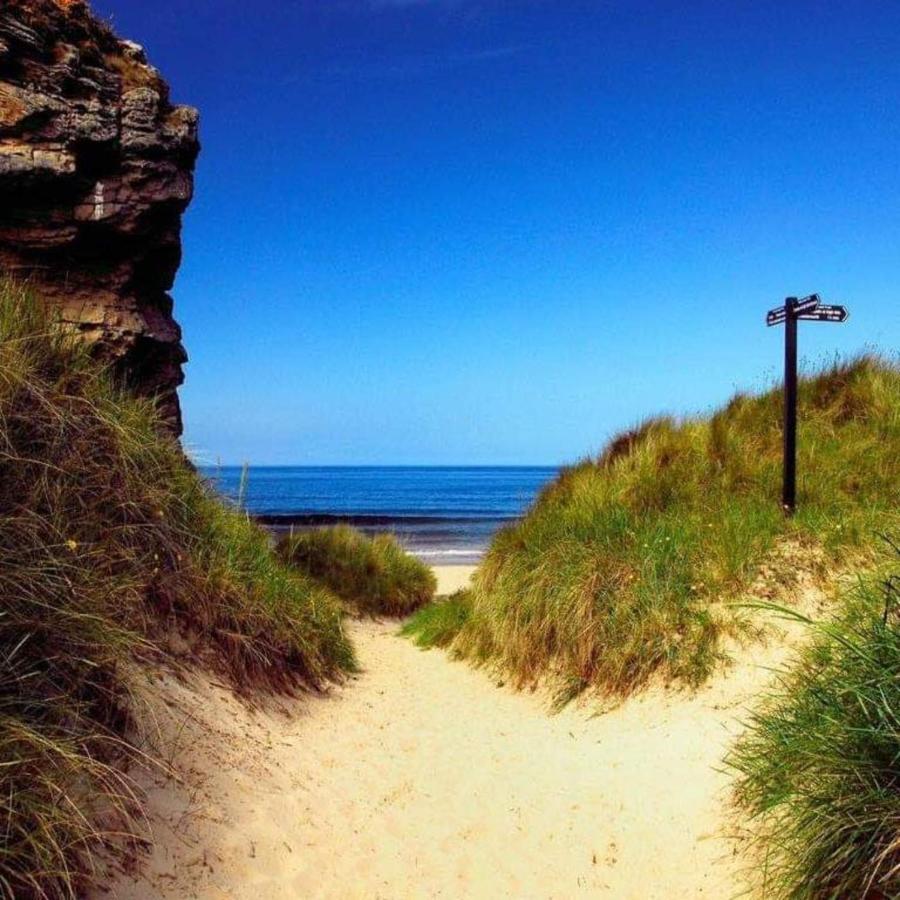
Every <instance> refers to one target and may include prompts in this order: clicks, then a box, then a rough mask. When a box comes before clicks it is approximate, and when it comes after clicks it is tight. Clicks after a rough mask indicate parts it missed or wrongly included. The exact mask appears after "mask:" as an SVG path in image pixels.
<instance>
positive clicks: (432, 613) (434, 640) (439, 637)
mask: <svg viewBox="0 0 900 900" xmlns="http://www.w3.org/2000/svg"><path fill="white" fill-rule="evenodd" d="M471 608H472V607H471V593H470V591H469V590H468V589H467V588H463V589H462V590H459V591H457V592H456V593H455V594H451V595H450V596H449V597H440V598H438V599H437V600H435V601H434V602H433V603H429V604H428V605H427V606H423V607H422V608H421V609H419V610H417V611H416V612H414V613H413V614H412V615H411V616H410V617H409V619H407V620H406V622H404V623H403V627H402V628H401V629H400V634H401V635H402V636H403V637H408V638H412V640H413V642H414V643H415V644H416V645H417V646H419V647H422V648H423V649H428V648H429V647H447V646H449V645H450V644H451V643H453V640H454V639H455V638H456V636H457V635H458V634H459V632H460V630H461V629H462V628H463V626H464V625H465V624H466V620H467V619H468V618H469V613H470V611H471Z"/></svg>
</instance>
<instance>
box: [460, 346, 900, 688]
mask: <svg viewBox="0 0 900 900" xmlns="http://www.w3.org/2000/svg"><path fill="white" fill-rule="evenodd" d="M800 402H801V408H802V425H801V432H800V460H799V471H800V482H799V495H798V499H799V511H798V513H797V515H796V516H795V517H794V518H792V519H786V518H785V516H784V515H783V514H782V512H781V510H780V508H779V505H778V497H779V494H780V473H781V463H780V460H781V391H780V390H776V391H771V392H769V393H766V394H763V395H762V396H756V397H750V396H738V397H735V398H734V399H733V400H732V401H731V402H730V403H729V404H728V405H727V407H725V408H724V409H723V410H721V411H720V412H718V413H716V414H715V415H713V416H712V417H710V418H708V419H696V420H689V421H685V422H681V423H678V422H675V421H673V420H671V419H656V420H652V421H650V422H647V423H646V424H644V425H643V426H642V427H641V428H639V429H637V430H636V431H634V432H631V433H628V434H626V435H623V436H622V437H620V438H617V439H616V440H614V441H612V442H611V443H610V445H609V447H608V448H607V450H606V451H605V452H604V453H603V454H602V455H601V456H600V457H599V458H598V459H597V460H596V461H587V462H584V463H582V464H581V465H578V466H575V467H573V468H571V469H569V470H567V471H565V472H564V473H563V474H562V475H561V476H560V478H559V479H558V480H557V481H556V482H555V483H554V484H552V485H551V486H549V487H548V488H547V489H545V490H544V492H543V493H542V494H541V496H540V497H539V498H538V500H537V502H536V503H535V505H534V506H533V508H532V509H531V510H530V511H529V512H528V514H527V515H526V516H525V518H524V519H523V520H522V521H521V522H519V523H517V524H515V525H513V526H512V527H510V528H507V529H505V530H504V531H502V532H500V534H498V535H497V537H496V539H495V540H494V542H493V544H492V546H491V548H490V550H489V552H488V554H487V556H486V558H485V560H484V562H483V563H482V565H481V566H480V568H479V570H478V572H477V574H476V576H475V579H474V583H473V588H472V591H471V595H470V602H469V603H468V609H467V614H466V615H457V617H456V620H457V621H458V622H459V626H458V629H457V634H456V636H455V638H454V640H453V642H452V649H453V651H454V652H455V653H456V654H459V655H462V656H464V657H466V658H469V659H471V660H473V661H475V662H476V663H483V664H488V665H491V666H496V667H499V668H501V669H502V670H504V671H505V672H506V673H508V674H509V675H511V676H512V677H513V678H514V679H515V680H516V681H517V682H518V683H519V684H527V683H529V682H533V681H534V680H536V679H538V678H541V677H543V676H546V675H552V676H554V677H555V678H557V679H559V680H561V682H562V690H563V691H564V692H565V693H566V694H567V695H568V694H572V693H576V692H578V691H579V690H582V689H584V688H585V687H588V686H593V687H595V688H597V689H599V690H601V691H605V692H610V693H614V694H620V695H621V694H626V693H628V692H630V691H633V690H634V689H636V688H638V687H640V686H641V685H643V684H645V683H646V682H647V681H648V679H650V678H651V677H654V676H662V677H663V678H665V679H677V680H679V681H681V682H683V683H687V684H691V685H695V684H699V683H701V682H702V681H704V680H705V679H706V678H708V677H709V675H710V673H711V672H712V671H713V670H714V668H715V666H716V665H717V663H719V662H720V661H721V660H722V659H723V658H724V651H723V637H724V636H726V635H729V634H732V635H736V634H740V633H741V632H743V631H744V630H745V628H746V627H747V623H746V621H744V619H743V617H742V616H741V615H739V614H738V613H736V612H735V610H734V607H733V606H732V605H731V601H735V600H738V599H739V598H740V597H741V595H742V594H743V592H745V591H746V590H747V589H748V588H749V586H750V585H751V584H752V583H753V581H754V579H755V578H756V577H757V574H758V572H759V568H760V566H761V565H762V564H763V563H765V561H766V560H767V558H769V557H770V556H771V555H772V553H773V550H774V549H775V548H776V547H777V546H778V545H779V544H782V543H784V542H786V541H789V542H790V543H791V544H792V545H794V546H797V547H800V548H803V547H808V548H815V549H816V550H824V551H825V552H824V553H817V554H810V555H811V556H819V557H822V558H825V559H827V560H828V567H832V568H834V569H839V568H841V567H846V566H847V565H848V564H849V563H850V562H852V561H854V560H856V559H858V558H859V557H861V556H862V557H864V556H866V555H867V554H870V553H871V547H872V545H873V543H874V541H875V533H876V531H879V530H895V529H896V524H897V521H898V508H900V504H898V500H900V368H898V367H897V365H896V364H894V363H889V362H887V361H885V360H881V359H877V358H872V357H864V358H861V359H857V360H855V361H853V362H850V363H847V364H844V365H836V366H834V367H832V368H830V369H828V370H827V371H824V372H821V373H819V374H817V375H814V376H812V377H808V378H805V379H803V381H802V384H801V391H800ZM826 568H827V567H826V566H825V565H822V566H820V569H821V571H820V573H819V574H820V575H821V576H822V577H823V578H825V577H827V574H828V573H827V571H825V570H826Z"/></svg>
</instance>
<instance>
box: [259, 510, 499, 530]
mask: <svg viewBox="0 0 900 900" xmlns="http://www.w3.org/2000/svg"><path fill="white" fill-rule="evenodd" d="M253 518H254V519H255V520H256V521H257V522H259V523H260V524H261V525H280V526H287V525H360V526H371V527H377V526H385V525H478V524H486V523H490V522H512V521H514V520H515V519H516V518H517V516H511V515H504V514H493V513H486V514H484V515H422V514H410V515H406V514H392V513H347V514H344V513H258V514H256V515H254V516H253Z"/></svg>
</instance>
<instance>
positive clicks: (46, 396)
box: [0, 281, 353, 900]
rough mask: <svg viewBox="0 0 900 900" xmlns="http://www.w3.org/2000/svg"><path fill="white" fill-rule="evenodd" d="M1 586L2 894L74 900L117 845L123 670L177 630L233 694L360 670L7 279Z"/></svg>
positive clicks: (128, 719)
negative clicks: (102, 854) (105, 851)
mask: <svg viewBox="0 0 900 900" xmlns="http://www.w3.org/2000/svg"><path fill="white" fill-rule="evenodd" d="M0 597H2V606H0V896H6V897H15V898H22V900H24V898H30V897H53V898H57V897H74V896H77V895H81V894H82V893H84V891H85V889H86V886H87V884H88V883H89V882H90V881H91V880H92V876H93V874H94V873H93V867H94V864H93V859H94V854H95V851H96V850H97V848H98V847H100V846H102V845H107V844H110V843H111V844H112V846H111V847H110V848H109V852H111V853H115V852H118V851H117V849H116V848H117V847H118V848H119V850H121V849H124V848H123V846H122V840H123V839H124V838H127V835H129V834H131V833H132V832H133V830H134V823H135V821H136V817H139V815H140V806H141V801H140V797H139V796H138V795H137V794H136V793H135V791H134V790H133V789H132V786H131V782H130V781H129V779H128V777H127V774H126V769H127V766H128V764H129V762H130V761H131V760H133V759H134V757H135V754H136V751H135V749H134V748H133V746H132V745H131V744H130V743H129V737H130V736H131V735H132V734H134V726H135V725H138V726H139V725H140V723H133V722H132V716H133V713H132V708H131V704H130V703H129V677H130V676H129V675H128V673H129V672H134V671H135V669H136V668H138V667H139V664H140V663H141V662H142V661H147V660H149V659H150V658H157V659H158V658H161V657H162V656H163V651H162V650H161V649H160V647H165V646H168V644H169V641H168V640H167V639H168V637H169V635H171V633H172V632H173V631H176V632H179V633H180V634H181V641H179V642H178V643H179V644H180V645H182V646H184V645H185V644H187V645H188V646H189V647H190V648H191V656H190V658H191V659H192V660H194V661H202V662H203V663H204V664H206V665H208V666H211V667H213V668H215V669H217V670H219V671H220V672H221V673H222V674H223V675H224V676H225V677H227V678H229V679H230V680H231V681H232V683H233V684H234V685H235V686H236V687H237V688H239V689H242V690H245V691H252V690H257V689H261V688H269V689H291V688H293V687H295V686H296V687H300V686H304V685H309V686H314V685H318V684H321V683H323V682H324V681H326V680H327V679H330V678H333V677H335V676H337V675H339V674H340V673H341V672H342V671H345V670H347V669H350V668H352V666H353V656H352V651H351V648H350V646H349V644H348V641H347V639H346V637H345V635H344V633H343V629H342V620H341V608H340V604H339V602H338V601H337V599H336V598H335V597H334V596H333V595H332V594H330V593H329V592H328V591H327V590H326V589H325V588H323V587H321V586H320V585H318V584H316V583H314V582H312V581H311V580H310V579H308V578H306V577H304V576H303V575H301V574H300V573H297V572H295V571H293V570H291V569H289V568H288V567H286V566H284V565H283V564H281V563H280V562H279V561H278V560H277V558H276V557H275V556H274V554H273V553H272V552H271V550H270V547H269V542H268V538H267V536H266V535H265V534H264V533H263V532H262V531H260V530H259V529H257V528H256V527H254V526H253V525H251V524H250V523H249V522H248V521H247V519H246V517H245V516H243V515H241V514H239V513H237V512H235V511H232V510H229V509H227V508H226V507H224V506H223V505H222V504H221V503H219V502H218V501H217V500H215V499H214V498H213V496H212V495H211V494H210V492H209V491H208V490H207V488H206V486H205V485H204V484H203V483H202V482H201V481H200V479H199V478H198V476H197V475H196V474H195V473H194V472H193V471H192V470H191V469H190V467H189V466H188V465H187V464H186V462H185V460H184V457H183V456H182V454H181V451H180V449H179V448H178V446H177V444H176V443H175V442H174V441H172V440H171V439H170V438H168V437H166V436H164V435H162V434H161V433H160V432H159V430H158V421H157V418H156V415H155V412H154V410H153V407H152V404H151V403H150V402H148V401H142V400H137V399H134V398H132V397H130V396H128V395H126V394H125V393H124V392H122V391H120V390H119V389H118V388H117V387H116V386H115V385H114V384H113V382H112V381H111V379H110V378H109V377H108V376H107V374H106V373H105V372H103V371H102V370H101V369H100V368H99V367H98V365H97V364H96V363H95V362H93V361H92V360H91V359H90V357H89V355H88V353H87V351H86V350H85V348H84V346H83V345H82V344H81V343H80V342H77V341H75V340H73V339H72V338H71V337H70V336H68V335H67V334H66V333H65V332H64V331H63V330H61V329H60V328H59V327H57V325H56V323H55V322H54V321H53V319H52V317H51V316H50V315H49V314H48V313H46V312H45V311H44V310H43V309H42V307H41V305H40V303H38V302H37V301H36V300H35V299H34V297H33V296H31V295H30V294H29V293H28V292H27V291H25V290H24V289H22V288H21V287H18V286H16V285H14V284H12V283H10V282H3V281H0ZM136 663H137V664H138V666H136Z"/></svg>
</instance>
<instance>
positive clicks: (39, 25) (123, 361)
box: [0, 0, 199, 434]
mask: <svg viewBox="0 0 900 900" xmlns="http://www.w3.org/2000/svg"><path fill="white" fill-rule="evenodd" d="M197 123H198V115H197V112H196V110H194V109H191V108H189V107H184V106H173V105H172V104H171V103H170V101H169V91H168V87H167V85H166V83H165V81H163V79H162V77H161V76H160V74H159V72H157V71H156V69H154V68H153V67H152V66H151V65H150V64H149V63H148V62H147V59H146V56H145V54H144V51H143V49H142V48H141V47H140V46H138V45H137V44H134V43H131V42H129V41H122V40H119V39H118V38H117V37H116V36H115V35H114V34H113V33H112V31H111V30H110V29H109V28H108V27H107V26H105V25H104V24H103V23H101V22H99V21H98V20H97V19H96V18H94V17H93V16H92V14H91V12H90V10H89V9H88V8H87V7H86V5H85V4H84V3H82V2H81V0H4V2H3V4H2V9H0V272H6V273H8V274H12V275H14V276H16V277H18V278H22V279H28V280H30V281H31V282H33V283H34V284H35V285H37V286H38V287H39V289H40V292H41V294H42V295H43V296H44V297H46V298H48V299H49V300H50V302H52V303H55V304H57V305H58V306H59V308H60V310H61V311H62V315H63V318H64V320H65V321H66V322H68V323H70V324H71V325H72V326H73V327H75V328H77V329H78V331H79V332H81V333H82V334H83V335H84V337H85V339H86V340H88V341H90V342H91V344H92V345H93V346H94V347H95V348H96V352H97V355H98V356H99V357H100V358H102V359H104V360H107V361H109V362H110V363H111V364H112V365H113V366H114V367H115V369H116V370H117V371H118V372H119V373H121V375H122V376H123V377H124V378H125V379H126V380H127V382H128V383H129V384H130V385H131V386H132V387H133V388H134V389H135V390H136V391H137V392H138V393H142V394H145V395H150V396H154V397H156V398H157V399H158V403H159V406H160V410H161V412H162V414H163V417H164V419H165V421H166V423H167V424H168V425H169V427H170V428H171V429H172V430H173V431H174V432H175V433H176V434H180V433H181V413H180V409H179V405H178V396H177V393H176V391H177V388H178V386H179V385H180V384H181V383H182V381H183V379H184V376H183V374H182V364H183V363H184V362H185V361H186V360H187V356H186V354H185V351H184V347H183V346H182V343H181V330H180V328H179V326H178V324H177V323H176V322H175V320H174V318H173V317H172V306H173V303H172V298H171V296H170V295H169V293H168V292H169V291H170V289H171V287H172V284H173V281H174V278H175V273H176V271H177V269H178V266H179V263H180V261H181V216H182V213H183V212H184V210H185V208H186V207H187V205H188V203H189V202H190V200H191V196H192V192H193V170H194V164H195V161H196V158H197V153H198V150H199V144H198V140H197Z"/></svg>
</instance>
